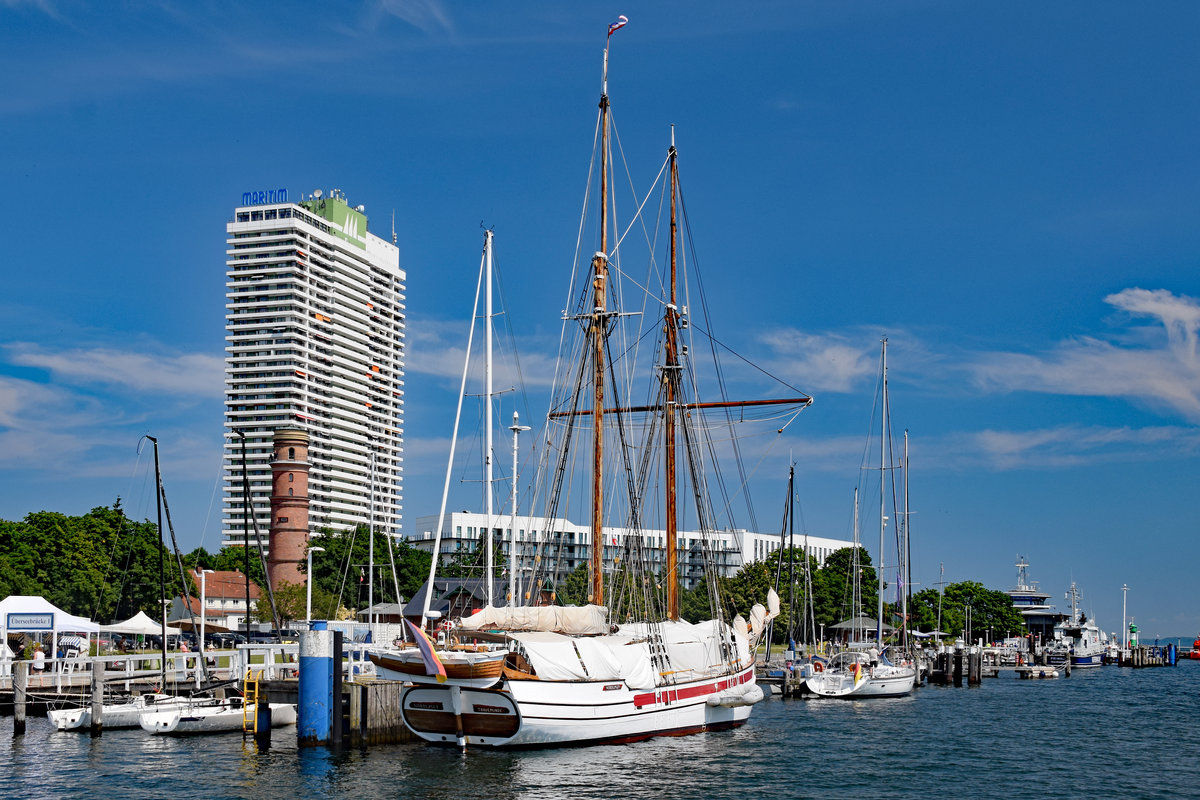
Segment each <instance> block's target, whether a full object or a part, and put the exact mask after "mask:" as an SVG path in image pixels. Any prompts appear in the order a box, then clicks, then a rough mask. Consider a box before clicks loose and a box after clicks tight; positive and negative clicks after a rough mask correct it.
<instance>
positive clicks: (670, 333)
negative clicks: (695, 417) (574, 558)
mask: <svg viewBox="0 0 1200 800" xmlns="http://www.w3.org/2000/svg"><path fill="white" fill-rule="evenodd" d="M669 159H670V162H671V299H670V302H669V303H668V304H667V311H666V328H667V331H666V333H667V335H666V358H665V361H666V363H665V364H664V367H663V381H664V383H665V384H666V386H665V388H666V398H665V406H666V407H665V408H664V409H663V421H664V422H665V436H666V459H667V462H666V465H665V467H664V471H665V473H666V475H665V478H666V490H667V497H666V501H667V502H666V512H667V519H666V528H667V531H666V533H667V618H668V619H679V553H678V549H677V547H676V539H675V537H676V535H677V533H678V524H679V523H678V519H677V514H678V511H677V509H676V505H675V504H676V489H675V474H676V464H675V387H676V386H677V385H678V383H679V350H678V345H677V343H676V340H675V337H676V331H677V326H678V320H679V310H678V306H677V305H676V295H675V285H676V279H675V274H676V272H675V270H676V266H675V265H676V251H675V248H676V239H677V237H678V226H677V223H676V216H675V197H676V194H677V191H678V186H679V170H678V165H677V164H676V152H675V126H674V125H672V126H671V150H670V155H669ZM767 646H768V647H770V643H768V644H767Z"/></svg>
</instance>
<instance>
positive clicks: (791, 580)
mask: <svg viewBox="0 0 1200 800" xmlns="http://www.w3.org/2000/svg"><path fill="white" fill-rule="evenodd" d="M787 515H788V649H789V650H790V649H792V648H791V643H792V639H793V638H795V637H794V636H793V635H792V634H793V632H794V631H795V630H796V463H795V462H794V461H793V462H792V463H791V464H788V502H787ZM804 557H805V559H806V562H807V558H808V548H807V547H806V548H805V553H804ZM807 621H808V620H807V618H805V622H807ZM804 632H805V633H807V630H804ZM803 638H804V636H803V634H801V639H802V640H803ZM767 644H768V646H770V643H769V642H768V643H767Z"/></svg>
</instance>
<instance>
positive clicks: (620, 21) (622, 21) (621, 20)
mask: <svg viewBox="0 0 1200 800" xmlns="http://www.w3.org/2000/svg"><path fill="white" fill-rule="evenodd" d="M628 24H629V17H627V16H625V15H624V14H621V15H620V16H619V17H617V21H616V22H614V23H613V24H612V25H609V26H608V35H609V36H612V35H613V34H614V33H616V32H617V30H619V29H620V28H624V27H625V26H626V25H628Z"/></svg>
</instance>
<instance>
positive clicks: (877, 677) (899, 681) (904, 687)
mask: <svg viewBox="0 0 1200 800" xmlns="http://www.w3.org/2000/svg"><path fill="white" fill-rule="evenodd" d="M822 668H823V671H821V672H817V673H815V674H814V675H812V677H810V678H809V679H808V688H809V691H811V692H812V693H813V694H815V695H819V696H821V697H840V698H856V699H857V698H863V697H903V696H904V695H906V694H909V693H911V692H912V690H913V686H914V684H915V682H916V670H915V669H914V668H913V667H911V666H905V665H900V664H893V663H892V662H890V661H888V659H887V656H886V655H884V654H883V653H880V652H879V651H878V650H876V649H874V648H872V649H870V650H867V651H863V650H843V651H842V652H840V653H836V654H835V655H834V656H833V658H831V659H830V660H829V662H828V663H827V664H823V665H822Z"/></svg>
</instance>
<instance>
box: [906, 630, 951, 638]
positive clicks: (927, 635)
mask: <svg viewBox="0 0 1200 800" xmlns="http://www.w3.org/2000/svg"><path fill="white" fill-rule="evenodd" d="M909 634H910V635H912V636H915V637H916V638H918V639H929V638H931V637H934V636H939V637H940V636H949V635H950V634H948V633H943V632H942V631H930V632H929V633H925V632H923V631H909Z"/></svg>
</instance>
